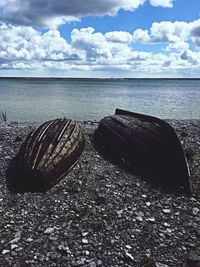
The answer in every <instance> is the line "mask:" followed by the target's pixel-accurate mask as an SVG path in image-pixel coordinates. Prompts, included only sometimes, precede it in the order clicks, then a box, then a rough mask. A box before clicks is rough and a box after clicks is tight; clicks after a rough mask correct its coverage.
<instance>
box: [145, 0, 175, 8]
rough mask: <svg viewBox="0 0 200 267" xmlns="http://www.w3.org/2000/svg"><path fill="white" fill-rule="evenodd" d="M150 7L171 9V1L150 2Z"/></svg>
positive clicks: (157, 0) (158, 0)
mask: <svg viewBox="0 0 200 267" xmlns="http://www.w3.org/2000/svg"><path fill="white" fill-rule="evenodd" d="M150 3H151V5H152V6H155V7H157V6H161V7H173V0H150Z"/></svg>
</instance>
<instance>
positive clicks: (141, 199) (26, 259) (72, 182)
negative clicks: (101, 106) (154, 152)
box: [0, 120, 200, 267]
mask: <svg viewBox="0 0 200 267" xmlns="http://www.w3.org/2000/svg"><path fill="white" fill-rule="evenodd" d="M167 121H168V122H169V123H170V124H171V125H172V126H173V127H174V129H175V130H176V132H177V134H178V136H179V138H180V140H181V143H182V146H183V149H184V152H185V154H186V156H187V159H188V163H189V167H190V172H191V184H192V187H193V195H192V196H191V197H187V196H184V195H181V194H175V193H172V192H165V191H163V190H162V189H160V188H155V187H152V186H151V184H150V183H148V182H147V181H144V180H143V179H142V178H140V177H137V176H135V175H133V174H132V173H131V172H130V170H129V169H128V166H126V164H125V163H124V165H123V163H122V165H119V164H114V163H113V162H110V161H108V160H105V159H104V158H103V157H102V156H101V155H100V154H99V153H98V152H97V151H96V150H95V148H94V146H93V142H92V140H93V133H94V131H95V129H96V128H97V126H98V122H96V121H87V122H80V124H81V126H82V129H83V131H84V134H85V139H86V148H85V151H84V153H83V155H82V156H81V158H80V160H79V162H78V164H77V165H76V166H75V167H74V168H73V169H72V170H71V171H70V173H69V174H68V175H67V176H66V178H64V179H63V180H62V181H61V182H60V183H59V184H58V185H56V186H55V187H54V188H52V189H51V190H50V191H48V192H46V193H45V194H39V193H38V194H36V193H34V194H33V193H25V194H12V193H10V192H9V191H8V190H7V188H6V180H5V179H6V176H5V173H6V169H7V167H8V165H9V163H10V161H11V160H12V158H13V157H14V155H15V154H16V153H17V151H18V150H19V148H20V145H21V144H22V142H23V141H24V139H25V138H26V136H27V134H28V133H29V132H30V131H32V130H33V129H34V128H35V127H37V126H38V125H39V124H38V123H36V122H21V123H20V122H10V123H3V122H0V218H1V219H0V233H1V239H0V266H2V267H4V266H38V267H39V266H63V267H65V266H69V267H71V266H74V267H75V266H77V267H78V266H80V267H81V266H85V267H86V266H87V267H98V266H99V267H100V266H102V267H103V266H113V267H117V266H136V267H143V266H144V267H178V266H179V267H191V266H194V267H196V266H200V120H167Z"/></svg>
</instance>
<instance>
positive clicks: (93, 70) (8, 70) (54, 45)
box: [0, 0, 200, 77]
mask: <svg viewBox="0 0 200 267" xmlns="http://www.w3.org/2000/svg"><path fill="white" fill-rule="evenodd" d="M0 76H45V77H46V76H51V77H52V76H53V77H200V1H199V0H98V1H97V0H0Z"/></svg>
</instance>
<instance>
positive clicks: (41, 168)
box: [6, 118, 85, 193]
mask: <svg viewBox="0 0 200 267" xmlns="http://www.w3.org/2000/svg"><path fill="white" fill-rule="evenodd" d="M84 146H85V141H84V136H83V133H82V130H81V128H80V126H79V125H78V124H77V123H76V122H74V121H72V120H69V119H66V118H63V119H56V120H51V121H48V122H45V123H43V124H42V125H40V126H39V127H38V128H36V129H35V130H34V131H33V132H31V133H30V134H29V135H28V137H27V138H26V140H25V141H24V143H23V144H22V146H21V148H20V150H19V153H18V154H17V155H16V156H15V157H14V159H13V160H12V161H11V164H10V165H9V167H8V169H7V175H6V183H7V187H8V189H9V190H10V191H11V192H16V193H17V192H19V193H23V192H46V191H47V190H49V189H50V188H51V187H53V186H54V185H55V184H57V183H58V182H59V181H60V180H61V179H62V178H63V177H65V176H66V174H67V173H68V172H69V171H70V169H71V168H72V167H73V166H74V165H75V164H76V163H77V161H78V159H79V157H80V155H81V154H82V152H83V149H84Z"/></svg>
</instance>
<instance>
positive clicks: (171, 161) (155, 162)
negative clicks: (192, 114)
mask: <svg viewBox="0 0 200 267" xmlns="http://www.w3.org/2000/svg"><path fill="white" fill-rule="evenodd" d="M94 144H95V146H96V147H97V148H98V147H99V148H101V152H102V147H105V148H106V150H107V151H109V153H110V154H112V155H113V157H116V156H117V157H118V158H124V159H125V160H126V162H128V164H129V165H130V166H131V168H132V169H133V170H134V171H135V172H136V173H137V174H139V175H141V176H144V177H145V178H146V179H149V180H151V181H152V182H153V183H154V184H156V185H158V186H165V187H170V188H174V189H181V190H183V191H184V192H186V193H189V194H190V193H191V186H190V178H189V176H190V174H189V169H188V165H187V161H186V158H185V156H184V153H183V149H182V146H181V143H180V141H179V139H178V137H177V135H176V133H175V131H174V129H173V128H172V127H171V126H170V125H169V124H168V123H167V122H165V121H163V120H161V119H158V118H155V117H151V116H147V115H142V114H138V113H133V112H128V111H125V110H120V109H116V112H115V115H113V116H108V117H105V118H104V119H102V120H101V122H100V124H99V126H98V129H97V130H96V132H95V134H94Z"/></svg>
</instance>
